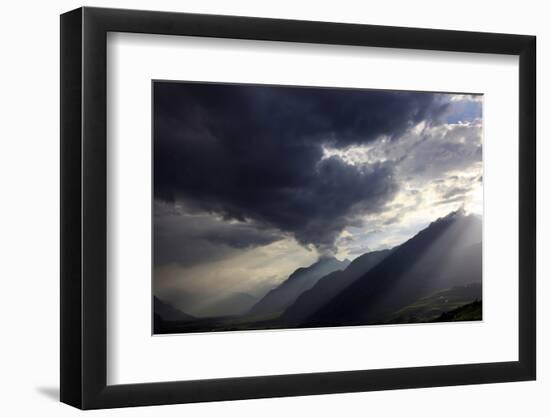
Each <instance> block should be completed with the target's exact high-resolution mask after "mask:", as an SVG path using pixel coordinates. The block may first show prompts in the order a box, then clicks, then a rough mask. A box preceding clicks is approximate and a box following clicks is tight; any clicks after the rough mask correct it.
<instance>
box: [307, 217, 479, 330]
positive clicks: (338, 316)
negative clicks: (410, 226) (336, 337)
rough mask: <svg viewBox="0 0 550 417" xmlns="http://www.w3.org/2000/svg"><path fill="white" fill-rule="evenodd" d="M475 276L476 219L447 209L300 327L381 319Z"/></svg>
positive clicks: (476, 272)
mask: <svg viewBox="0 0 550 417" xmlns="http://www.w3.org/2000/svg"><path fill="white" fill-rule="evenodd" d="M481 275H482V251H481V219H480V218H479V217H477V216H475V215H469V216H466V215H465V214H464V213H463V212H462V211H457V212H453V213H451V214H449V215H448V216H446V217H443V218H440V219H438V220H436V221H434V222H433V223H431V224H430V225H429V226H428V227H426V228H425V229H424V230H422V231H420V232H419V233H418V234H416V235H415V236H413V237H412V238H411V239H409V240H408V241H406V242H405V243H403V244H401V245H400V246H398V247H396V248H394V249H393V250H392V252H391V253H390V254H389V255H388V256H387V257H386V258H385V259H384V260H382V261H381V262H380V263H379V264H378V265H376V266H374V267H373V268H372V269H370V270H369V271H368V272H366V273H365V274H363V275H362V276H361V277H359V278H358V279H357V280H355V282H353V283H352V284H351V285H349V286H348V287H347V288H346V289H344V290H343V291H342V292H341V293H340V294H338V295H337V296H336V297H334V298H333V299H332V300H330V301H329V302H328V303H327V304H325V305H324V306H322V307H321V308H320V309H319V310H318V311H316V312H315V313H313V314H311V315H310V316H309V317H307V318H306V319H305V320H304V321H303V322H302V326H339V325H354V324H375V323H384V322H386V321H387V320H388V319H389V318H391V317H392V315H393V314H394V313H395V312H396V311H399V310H400V309H402V308H404V307H406V306H407V305H409V304H411V303H414V302H415V301H416V300H419V299H421V298H422V297H426V296H428V295H430V294H433V293H435V292H437V291H442V290H445V289H448V288H452V287H454V286H459V285H466V284H470V283H481Z"/></svg>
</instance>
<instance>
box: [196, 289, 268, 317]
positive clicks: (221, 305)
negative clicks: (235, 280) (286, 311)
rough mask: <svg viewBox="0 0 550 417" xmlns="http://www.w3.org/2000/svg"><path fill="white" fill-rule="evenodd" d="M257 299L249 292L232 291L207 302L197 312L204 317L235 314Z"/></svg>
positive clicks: (243, 311)
mask: <svg viewBox="0 0 550 417" xmlns="http://www.w3.org/2000/svg"><path fill="white" fill-rule="evenodd" d="M257 301H258V299H257V298H256V297H253V296H252V295H250V294H247V293H244V292H233V293H230V294H229V295H227V296H225V297H223V298H218V299H217V300H214V301H213V302H211V303H208V304H207V305H206V306H205V307H203V308H202V309H200V311H199V312H200V315H201V316H206V317H217V316H236V315H240V314H244V313H246V312H247V311H249V310H250V308H251V307H252V306H253V305H254V304H255V303H256V302H257ZM199 312H198V313H199ZM198 313H197V314H198Z"/></svg>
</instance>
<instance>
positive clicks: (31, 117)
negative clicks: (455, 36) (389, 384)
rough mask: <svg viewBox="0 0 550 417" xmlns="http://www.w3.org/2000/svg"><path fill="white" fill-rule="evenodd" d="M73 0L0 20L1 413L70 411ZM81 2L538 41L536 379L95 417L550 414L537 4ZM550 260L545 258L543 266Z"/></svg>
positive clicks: (543, 27) (543, 32) (543, 40)
mask: <svg viewBox="0 0 550 417" xmlns="http://www.w3.org/2000/svg"><path fill="white" fill-rule="evenodd" d="M81 5H82V3H79V2H77V1H72V0H63V1H56V2H38V1H27V2H18V3H17V2H14V1H13V2H9V3H6V4H4V5H3V8H2V19H1V24H0V30H1V36H0V42H1V49H0V51H1V54H2V55H1V56H2V62H1V65H0V72H1V78H0V80H2V82H3V83H2V85H1V87H0V132H1V136H0V137H1V139H0V149H1V151H0V190H1V192H2V204H0V253H1V257H0V259H1V262H0V269H1V272H0V276H1V277H2V281H3V283H4V286H3V287H2V297H1V298H0V300H1V301H0V320H1V327H0V329H1V332H2V342H1V343H0V392H1V398H2V399H1V400H0V410H1V411H2V414H3V415H33V413H40V414H41V415H59V416H64V415H75V414H77V411H76V410H75V409H72V408H71V407H68V406H66V405H63V404H60V403H58V402H57V396H58V392H59V385H58V379H59V371H58V368H59V360H58V349H59V343H58V340H59V324H58V311H59V278H58V277H59V249H58V248H59V232H58V230H59V221H58V217H59V214H58V213H59V186H58V183H59V167H58V166H59V142H58V140H59V139H58V138H59V46H58V44H59V17H58V15H59V14H60V13H62V12H64V11H67V10H70V9H73V8H76V7H79V6H81ZM86 5H89V6H104V7H123V8H139V9H158V10H169V11H182V12H183V11H187V12H201V13H217V14H240V15H250V16H265V17H281V18H294V19H309V20H327V21H341V22H356V23H371V24H381V25H396V26H417V27H432V28H441V29H462V30H476V31H477V30H480V31H494V32H510V33H524V34H534V35H537V37H538V74H539V79H538V89H537V92H538V119H539V129H538V137H539V150H538V160H539V186H538V192H539V204H538V207H539V226H538V228H539V250H538V254H539V265H538V267H539V268H538V270H539V272H538V274H539V285H538V290H539V295H538V299H539V308H538V313H539V321H538V331H539V343H538V349H539V366H538V373H539V377H538V381H536V382H527V383H507V384H495V385H483V386H467V387H452V388H432V389H421V390H402V391H388V392H377V393H359V394H344V395H325V396H314V397H299V398H283V399H271V400H253V401H236V402H231V403H210V404H193V405H179V406H164V407H145V408H139V409H121V410H109V411H99V412H96V413H94V414H97V415H114V414H115V413H116V414H117V415H118V414H120V415H131V416H134V415H137V416H149V415H155V416H157V415H160V416H163V415H167V416H168V415H181V414H182V413H186V414H187V415H192V416H217V415H224V416H237V415H238V416H258V415H262V416H272V415H273V416H278V415H281V414H282V415H284V414H288V415H297V414H299V413H307V414H310V413H311V414H315V415H317V416H332V415H335V414H345V415H365V414H367V413H369V414H371V415H381V414H383V415H388V416H393V415H403V414H407V415H409V416H416V415H422V416H432V415H433V416H436V415H441V414H442V413H443V414H444V415H445V416H448V417H451V416H466V415H479V416H481V415H499V416H508V415H510V416H513V415H520V414H523V415H528V416H546V415H548V414H549V413H550V400H548V394H547V393H548V392H550V360H549V359H548V358H547V355H546V354H547V352H549V351H550V349H549V344H550V326H548V325H547V323H546V319H547V318H548V317H550V307H549V304H548V303H544V302H543V301H544V300H546V299H547V298H548V297H550V285H549V283H548V281H547V280H546V279H545V277H546V276H548V274H550V263H549V261H548V257H547V256H545V254H546V253H547V252H548V250H550V224H549V222H548V221H547V220H546V218H545V217H544V216H543V215H541V214H540V213H543V212H545V211H546V212H547V211H548V210H550V192H548V190H546V192H544V191H543V188H544V185H545V184H546V182H547V180H550V167H549V165H546V166H542V163H543V161H544V160H545V159H546V158H548V157H550V148H549V147H548V146H547V144H546V143H543V140H542V138H543V137H544V136H545V135H548V134H549V133H550V129H549V128H548V126H546V125H545V120H544V119H543V117H542V115H543V114H544V110H546V107H545V105H546V103H547V102H548V97H550V87H549V85H550V84H549V83H548V82H547V80H545V78H544V76H541V75H543V73H544V72H545V71H546V72H548V68H549V64H548V62H549V59H550V49H549V47H548V45H549V43H550V26H548V24H547V18H546V17H545V16H547V15H548V11H546V10H544V9H545V7H544V6H545V4H544V2H540V1H535V0H523V1H521V2H517V1H515V2H500V3H498V6H497V4H496V3H495V2H484V3H482V2H479V1H475V0H474V1H471V0H462V1H460V2H452V3H444V2H441V1H438V0H434V1H431V0H418V1H414V2H411V1H406V0H403V1H393V0H386V1H384V2H372V4H369V3H368V2H353V1H351V0H350V1H348V0H339V1H337V2H334V1H330V2H329V1H324V2H322V1H320V0H317V1H311V2H309V1H299V0H292V1H283V0H278V1H270V2H260V1H254V0H232V1H223V0H200V1H198V0H192V1H191V0H188V1H185V2H182V1H169V0H157V1H155V2H153V1H145V0H141V1H140V0H124V1H118V2H115V1H92V0H89V1H88V2H87V4H86ZM545 258H546V259H545Z"/></svg>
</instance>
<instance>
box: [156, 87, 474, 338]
mask: <svg viewBox="0 0 550 417" xmlns="http://www.w3.org/2000/svg"><path fill="white" fill-rule="evenodd" d="M152 125H153V128H152V149H153V161H152V170H153V190H152V193H153V203H152V205H153V207H152V210H153V220H152V222H153V224H152V233H153V239H152V254H153V268H152V292H153V294H152V315H153V320H152V322H153V329H152V333H153V334H181V333H198V332H223V331H246V330H271V329H296V328H302V329H303V328H319V327H337V326H359V325H396V324H400V325H403V324H409V323H417V324H418V323H439V322H455V321H462V322H465V321H480V320H482V318H483V315H482V302H483V300H482V281H483V276H482V275H483V273H482V258H483V257H482V252H483V251H482V225H483V145H482V142H483V94H477V93H473V92H468V93H465V92H456V93H454V92H430V91H400V90H381V89H363V88H341V87H315V86H289V85H263V84H237V83H222V82H196V81H179V80H177V81H176V80H153V81H152Z"/></svg>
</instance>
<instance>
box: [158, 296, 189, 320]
mask: <svg viewBox="0 0 550 417" xmlns="http://www.w3.org/2000/svg"><path fill="white" fill-rule="evenodd" d="M153 311H154V313H155V315H158V316H159V317H160V318H161V319H162V320H166V321H189V320H194V319H195V318H194V317H193V316H191V315H189V314H185V313H184V312H182V311H180V310H178V309H177V308H175V307H173V306H172V305H171V304H168V303H166V302H164V301H162V300H160V299H159V298H157V297H156V296H153Z"/></svg>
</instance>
